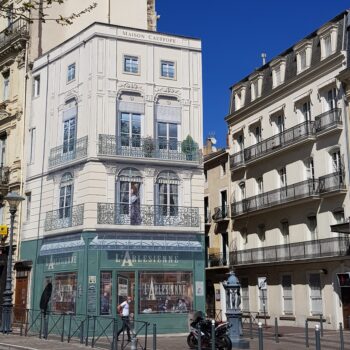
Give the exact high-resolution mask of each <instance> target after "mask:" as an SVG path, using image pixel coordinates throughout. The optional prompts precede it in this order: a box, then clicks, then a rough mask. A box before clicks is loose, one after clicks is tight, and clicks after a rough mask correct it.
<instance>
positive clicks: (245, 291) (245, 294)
mask: <svg viewBox="0 0 350 350" xmlns="http://www.w3.org/2000/svg"><path fill="white" fill-rule="evenodd" d="M241 297H242V311H243V312H249V311H250V309H249V283H248V278H247V277H242V278H241Z"/></svg>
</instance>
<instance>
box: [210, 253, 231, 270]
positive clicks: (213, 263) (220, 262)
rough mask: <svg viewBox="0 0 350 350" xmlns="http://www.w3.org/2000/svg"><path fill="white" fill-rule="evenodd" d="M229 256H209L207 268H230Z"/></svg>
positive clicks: (221, 254) (220, 254) (219, 254)
mask: <svg viewBox="0 0 350 350" xmlns="http://www.w3.org/2000/svg"><path fill="white" fill-rule="evenodd" d="M228 262H229V261H228V256H227V255H226V254H223V253H215V254H209V255H208V259H207V264H208V266H207V267H220V266H228Z"/></svg>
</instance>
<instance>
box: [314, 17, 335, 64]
mask: <svg viewBox="0 0 350 350" xmlns="http://www.w3.org/2000/svg"><path fill="white" fill-rule="evenodd" d="M317 35H318V36H319V37H320V44H321V60H324V59H325V58H327V57H328V56H330V55H332V54H333V53H334V52H335V51H336V49H337V36H338V25H337V24H335V23H331V24H327V25H325V26H324V27H322V28H321V29H320V30H319V31H318V32H317Z"/></svg>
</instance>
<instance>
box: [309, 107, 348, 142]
mask: <svg viewBox="0 0 350 350" xmlns="http://www.w3.org/2000/svg"><path fill="white" fill-rule="evenodd" d="M342 127H343V121H342V119H341V109H340V108H335V109H332V110H330V111H328V112H325V113H322V114H320V115H318V116H317V117H315V129H316V133H317V134H318V135H320V134H324V133H328V132H329V131H332V130H340V129H342Z"/></svg>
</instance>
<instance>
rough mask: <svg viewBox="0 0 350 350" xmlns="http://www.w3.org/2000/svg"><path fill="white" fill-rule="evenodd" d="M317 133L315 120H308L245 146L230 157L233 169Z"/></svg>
mask: <svg viewBox="0 0 350 350" xmlns="http://www.w3.org/2000/svg"><path fill="white" fill-rule="evenodd" d="M314 134H315V128H314V122H313V121H306V122H304V123H301V124H298V125H296V126H293V127H292V128H289V129H287V130H285V131H283V132H281V133H279V134H277V135H274V136H272V137H269V138H268V139H266V140H263V141H261V142H258V143H257V144H256V145H253V146H250V147H248V148H245V149H244V150H243V151H240V152H238V153H236V154H233V155H232V156H231V159H230V166H231V169H234V168H235V167H238V166H240V165H241V164H242V163H245V162H249V161H252V160H254V159H257V158H261V157H262V156H265V155H268V154H271V153H274V152H275V151H277V150H279V149H282V148H284V147H287V146H289V145H293V144H295V143H297V142H299V141H301V140H304V139H307V138H309V137H312V136H313V135H314Z"/></svg>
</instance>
